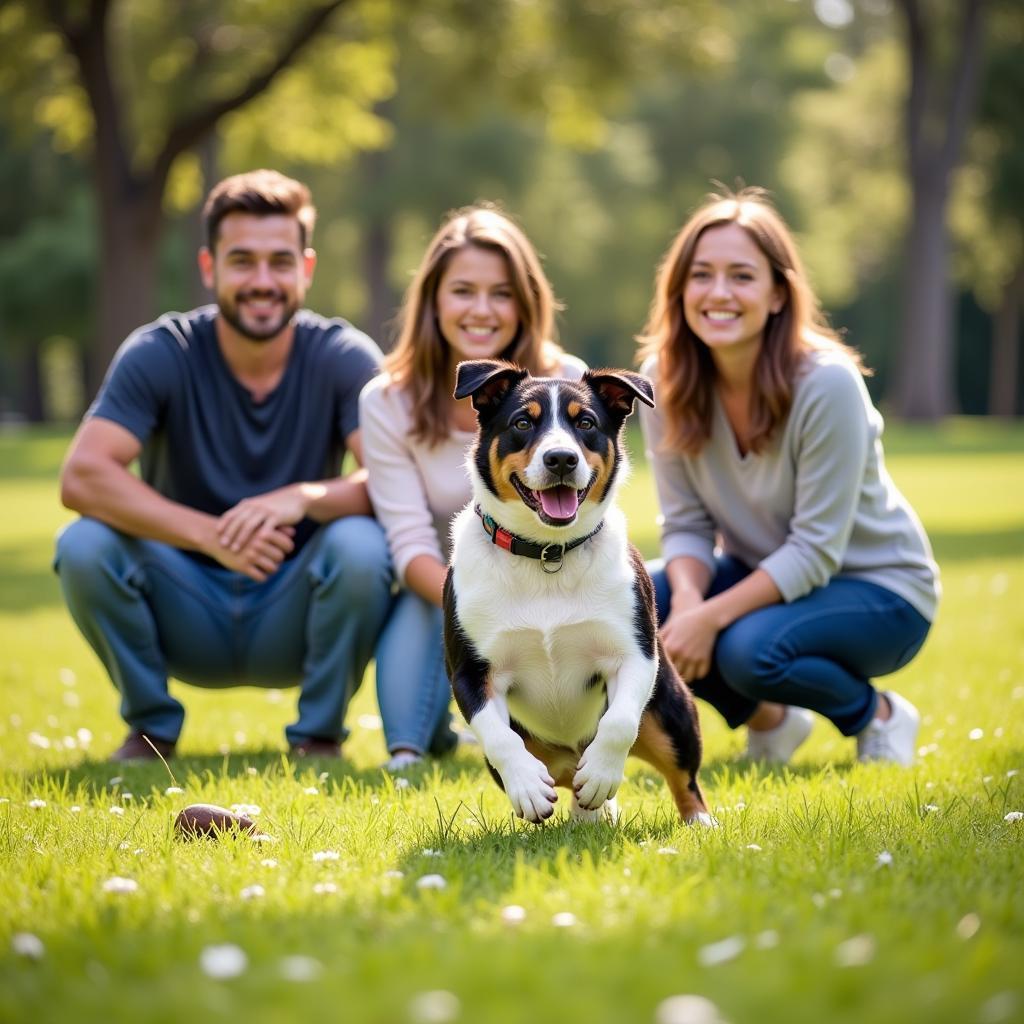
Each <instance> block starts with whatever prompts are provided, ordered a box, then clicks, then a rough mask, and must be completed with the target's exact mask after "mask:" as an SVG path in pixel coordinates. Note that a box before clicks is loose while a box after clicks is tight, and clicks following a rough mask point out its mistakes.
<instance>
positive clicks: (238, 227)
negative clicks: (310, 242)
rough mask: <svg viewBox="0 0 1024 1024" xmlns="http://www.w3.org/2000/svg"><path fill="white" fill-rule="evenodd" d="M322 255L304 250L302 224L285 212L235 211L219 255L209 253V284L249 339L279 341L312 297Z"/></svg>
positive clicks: (203, 266) (225, 224)
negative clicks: (309, 291) (310, 289)
mask: <svg viewBox="0 0 1024 1024" xmlns="http://www.w3.org/2000/svg"><path fill="white" fill-rule="evenodd" d="M315 261H316V257H315V255H314V253H313V250H312V249H306V250H305V251H304V250H303V249H302V245H301V232H300V229H299V222H298V220H297V219H296V218H295V217H290V216H287V215H285V214H271V215H268V216H258V215H256V214H250V213H230V214H228V215H227V216H226V217H225V218H224V219H223V220H222V221H221V222H220V229H219V233H218V237H217V244H216V248H215V250H214V252H212V253H211V252H210V251H209V250H208V249H203V250H202V252H201V253H200V270H201V271H202V275H203V283H204V284H205V285H206V286H207V287H208V288H212V289H213V290H214V293H215V296H216V299H217V306H218V309H219V310H220V314H221V316H222V317H223V318H224V320H225V321H227V323H228V324H229V325H230V326H231V327H232V328H233V329H234V331H235V332H237V333H238V334H239V335H241V336H242V337H243V338H245V339H246V340H248V341H257V342H266V341H272V340H274V339H275V338H277V337H278V336H279V335H280V334H281V332H282V331H283V330H284V329H285V328H286V327H287V326H288V325H289V324H290V323H291V319H292V317H293V316H294V315H295V313H296V311H297V310H298V309H299V307H300V306H301V305H302V301H303V299H304V298H305V297H306V289H307V288H308V287H309V283H310V281H311V279H312V275H313V267H314V264H315Z"/></svg>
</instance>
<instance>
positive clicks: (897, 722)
mask: <svg viewBox="0 0 1024 1024" xmlns="http://www.w3.org/2000/svg"><path fill="white" fill-rule="evenodd" d="M882 697H885V698H887V699H888V701H889V707H890V708H892V714H891V715H890V716H889V717H888V718H887V719H886V720H885V721H884V722H880V721H879V720H878V719H877V718H875V719H873V720H872V721H871V723H870V724H869V725H868V727H867V728H866V729H865V730H864V731H863V732H861V733H859V734H858V735H857V760H858V761H892V762H893V763H895V764H902V765H911V764H913V763H914V752H915V750H916V748H917V730H918V729H919V728H920V727H921V716H920V715H919V714H918V712H917V708H915V707H914V705H913V704H911V703H910V701H909V700H907V699H906V698H905V697H901V696H900V695H899V694H898V693H893V692H892V690H887V691H886V692H885V693H881V694H879V698H882Z"/></svg>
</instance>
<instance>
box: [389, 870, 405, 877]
mask: <svg viewBox="0 0 1024 1024" xmlns="http://www.w3.org/2000/svg"><path fill="white" fill-rule="evenodd" d="M384 877H385V878H405V872H404V871H397V870H392V871H385V872H384Z"/></svg>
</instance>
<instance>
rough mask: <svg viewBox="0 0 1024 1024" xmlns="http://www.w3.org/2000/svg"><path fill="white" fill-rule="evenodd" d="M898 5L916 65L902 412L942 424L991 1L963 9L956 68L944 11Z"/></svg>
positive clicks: (909, 133)
mask: <svg viewBox="0 0 1024 1024" xmlns="http://www.w3.org/2000/svg"><path fill="white" fill-rule="evenodd" d="M899 5H900V8H901V10H902V12H903V16H904V20H905V27H906V33H907V34H906V44H907V56H908V61H909V64H910V88H909V90H908V92H907V102H906V109H905V114H904V128H905V137H906V143H907V170H908V178H909V182H910V191H911V195H912V197H913V198H912V201H911V218H910V226H909V230H908V234H907V245H906V265H905V267H904V275H905V282H906V283H905V287H904V306H903V325H902V338H901V346H900V353H899V364H898V366H899V369H898V374H897V390H896V407H897V412H898V413H899V415H901V416H903V417H905V418H908V419H919V420H937V419H940V418H941V417H943V416H946V415H948V414H949V413H951V412H952V411H953V410H954V400H953V300H952V295H951V292H950V287H949V249H950V243H949V232H948V228H947V226H946V205H947V201H948V199H949V183H950V180H951V178H952V175H953V172H954V170H955V169H956V166H957V164H958V163H959V160H960V153H961V151H962V149H963V141H964V137H965V135H966V133H967V129H968V126H969V124H970V121H971V117H972V114H973V111H974V107H975V101H976V97H977V85H978V79H979V76H980V65H981V50H982V25H983V20H984V18H983V15H984V6H985V0H960V2H959V3H958V5H957V7H958V14H959V17H960V24H959V25H957V26H955V31H957V33H958V34H957V43H958V46H957V49H956V58H955V60H954V61H953V62H952V66H949V67H946V66H943V62H942V61H941V58H940V57H938V56H937V53H939V52H940V51H941V49H942V47H941V46H940V45H939V44H938V42H937V41H936V35H937V34H938V31H939V29H938V24H937V23H938V22H939V20H940V18H941V17H942V14H941V11H940V13H939V14H938V15H936V13H935V12H936V10H937V9H936V8H935V7H934V6H932V7H929V8H928V10H929V12H930V13H929V14H927V15H926V13H925V10H924V9H923V8H922V5H921V3H920V0H899ZM929 19H930V20H929ZM949 28H953V26H949Z"/></svg>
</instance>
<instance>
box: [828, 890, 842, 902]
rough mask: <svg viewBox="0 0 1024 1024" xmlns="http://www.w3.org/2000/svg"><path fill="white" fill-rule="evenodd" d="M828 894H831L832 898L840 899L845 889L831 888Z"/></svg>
mask: <svg viewBox="0 0 1024 1024" xmlns="http://www.w3.org/2000/svg"><path fill="white" fill-rule="evenodd" d="M828 894H829V896H830V897H831V898H832V899H834V900H837V899H839V898H840V897H841V896H842V895H843V890H842V889H829V891H828Z"/></svg>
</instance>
